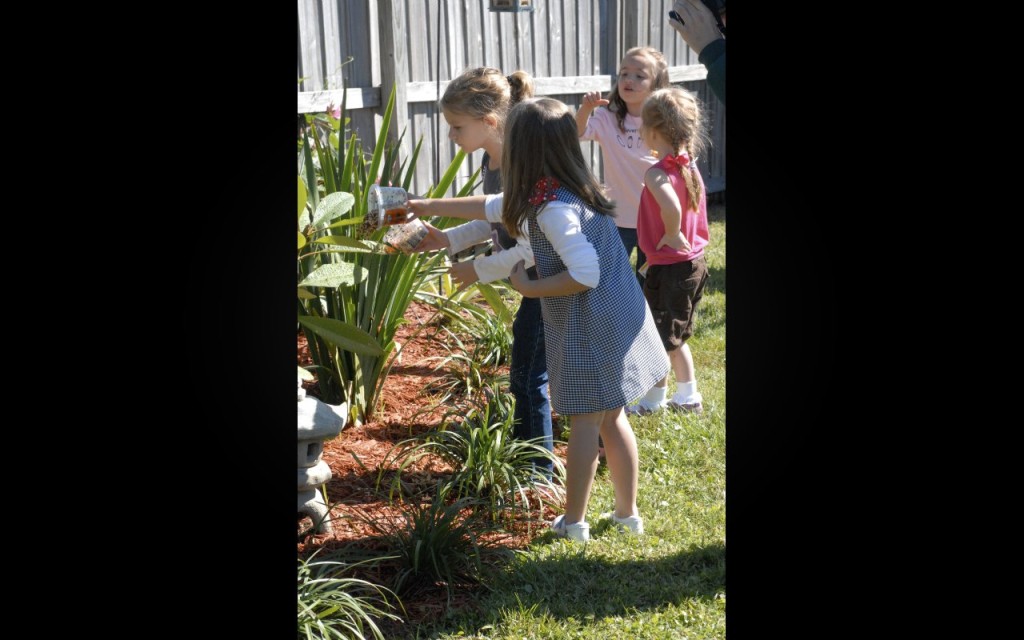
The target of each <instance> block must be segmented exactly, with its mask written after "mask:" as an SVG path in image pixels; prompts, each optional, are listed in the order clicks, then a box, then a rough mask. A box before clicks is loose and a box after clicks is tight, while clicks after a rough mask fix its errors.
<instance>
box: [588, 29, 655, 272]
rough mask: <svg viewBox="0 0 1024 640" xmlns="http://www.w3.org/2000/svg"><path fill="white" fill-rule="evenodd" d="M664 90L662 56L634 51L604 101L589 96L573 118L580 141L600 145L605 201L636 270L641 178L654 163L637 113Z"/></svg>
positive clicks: (624, 60)
mask: <svg viewBox="0 0 1024 640" xmlns="http://www.w3.org/2000/svg"><path fill="white" fill-rule="evenodd" d="M667 86H669V79H668V62H667V61H666V60H665V56H663V55H662V54H661V52H660V51H658V50H657V49H654V48H652V47H634V48H632V49H630V50H629V51H627V52H626V55H625V56H623V58H622V63H621V64H620V65H619V75H618V76H617V77H616V79H615V81H614V82H613V83H612V90H611V92H609V93H608V99H607V100H606V99H603V98H602V97H601V93H600V92H599V91H593V92H590V93H587V94H586V95H584V96H583V102H582V104H581V105H580V108H579V110H578V111H577V112H576V130H577V132H578V133H579V136H580V140H592V141H596V142H597V143H598V144H600V145H601V158H602V160H603V161H604V181H605V184H606V185H607V187H608V195H609V196H610V197H611V199H612V200H613V201H615V211H616V218H615V225H616V226H617V227H618V228H619V237H621V238H622V244H623V246H624V247H625V248H626V256H627V257H629V256H630V255H631V254H632V253H633V248H634V247H636V248H637V256H636V266H637V267H640V266H641V265H643V263H644V262H645V261H646V256H645V255H644V252H643V249H642V248H640V247H639V246H637V236H636V234H637V231H636V228H637V224H636V215H637V209H638V208H639V207H640V191H641V190H642V189H643V188H644V172H645V171H647V169H648V168H650V166H651V165H653V164H654V163H655V162H657V158H655V157H654V156H653V155H652V154H651V149H650V147H649V146H648V145H647V143H646V142H645V141H644V139H643V136H642V135H641V133H640V128H641V126H642V125H643V121H642V120H641V118H640V109H641V107H642V106H643V103H644V100H645V99H646V98H647V96H649V95H651V92H652V91H655V90H656V89H661V88H663V87H667ZM598 107H607V108H604V109H602V108H598ZM634 271H635V269H634ZM637 279H638V280H639V281H640V282H641V284H642V283H643V276H640V275H638V276H637Z"/></svg>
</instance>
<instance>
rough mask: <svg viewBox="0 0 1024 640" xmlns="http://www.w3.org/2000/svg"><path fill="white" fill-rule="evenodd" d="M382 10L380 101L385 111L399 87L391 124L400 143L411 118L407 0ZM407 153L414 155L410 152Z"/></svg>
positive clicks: (389, 1) (394, 0)
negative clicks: (407, 54)
mask: <svg viewBox="0 0 1024 640" xmlns="http://www.w3.org/2000/svg"><path fill="white" fill-rule="evenodd" d="M378 9H379V11H380V53H381V55H380V57H381V64H380V100H381V107H380V111H381V114H383V113H384V108H385V107H386V106H387V100H388V96H390V95H391V88H392V87H394V88H395V110H394V114H395V119H394V122H391V123H389V125H388V126H389V128H388V142H389V143H390V144H392V145H394V144H397V143H398V136H399V135H401V133H402V129H403V128H404V127H405V124H406V122H407V121H408V120H409V102H408V100H407V98H406V85H407V84H408V83H409V65H408V64H407V63H406V50H405V39H404V38H403V37H402V34H403V33H405V0H383V1H382V2H381V3H380V4H379V5H378ZM403 155H404V156H409V155H411V154H409V153H406V154H403ZM376 177H377V176H374V178H376Z"/></svg>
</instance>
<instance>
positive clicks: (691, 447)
mask: <svg viewBox="0 0 1024 640" xmlns="http://www.w3.org/2000/svg"><path fill="white" fill-rule="evenodd" d="M708 214H709V221H710V223H711V243H710V246H709V247H708V249H707V251H706V256H707V261H708V268H709V270H710V280H709V282H708V285H707V288H706V290H705V293H704V298H703V300H702V301H701V303H700V306H699V307H698V309H697V321H696V328H695V331H694V335H693V337H691V338H690V348H691V350H692V351H693V357H694V361H695V365H696V370H697V384H698V389H699V390H700V392H701V394H703V396H704V413H703V414H702V415H699V416H693V415H686V416H682V415H676V414H671V413H667V412H663V413H662V414H660V415H653V416H645V417H632V418H630V420H631V423H632V425H633V429H634V430H635V432H636V436H637V441H638V443H639V450H640V490H639V496H638V503H639V507H640V514H641V515H642V516H643V517H644V522H645V526H646V533H645V534H644V535H642V536H639V537H634V536H629V535H628V534H620V533H619V532H618V531H616V530H614V529H609V528H607V526H606V524H604V523H602V522H601V521H599V520H598V515H599V514H601V513H603V512H605V511H610V510H611V509H612V504H613V499H612V486H611V482H610V481H609V479H608V470H607V467H605V466H603V465H602V466H601V468H600V469H599V471H598V478H597V481H596V482H595V485H594V492H593V494H592V497H591V500H590V506H589V509H588V512H587V520H588V521H589V522H590V524H591V540H590V542H589V543H588V544H586V545H583V544H581V543H577V542H571V541H567V540H560V539H554V538H553V537H552V536H551V534H550V533H549V532H545V533H544V534H543V535H541V536H540V537H539V538H537V539H536V540H535V541H534V543H533V544H532V545H531V546H530V548H529V549H528V550H526V551H524V552H521V553H519V554H517V557H516V560H515V561H514V562H512V563H511V564H509V565H508V566H506V567H504V570H503V573H502V575H500V576H498V577H497V578H496V579H493V580H490V581H489V582H488V585H487V586H488V588H489V591H486V590H484V589H481V591H483V593H482V594H481V597H480V601H479V612H477V613H467V612H465V611H463V612H459V613H456V614H451V615H449V617H448V618H445V619H442V620H439V621H438V622H437V623H436V624H435V625H433V626H432V627H430V626H422V627H420V629H419V630H417V632H416V637H422V638H428V637H429V638H509V639H511V638H517V639H518V638H602V639H603V638H613V639H619V638H621V639H625V638H629V639H634V638H652V639H653V638H688V639H691V640H697V639H701V638H724V637H725V496H724V491H725V206H724V205H712V206H709V210H708ZM673 384H674V382H670V387H669V388H670V392H671V389H672V385H673Z"/></svg>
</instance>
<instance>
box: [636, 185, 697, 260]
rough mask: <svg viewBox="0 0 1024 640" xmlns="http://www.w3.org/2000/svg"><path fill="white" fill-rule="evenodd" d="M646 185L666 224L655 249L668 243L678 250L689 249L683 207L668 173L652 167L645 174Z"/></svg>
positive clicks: (662, 220)
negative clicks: (683, 227) (685, 233)
mask: <svg viewBox="0 0 1024 640" xmlns="http://www.w3.org/2000/svg"><path fill="white" fill-rule="evenodd" d="M644 186H646V187H647V190H648V191H650V192H651V195H653V196H654V200H655V202H657V203H658V207H660V209H661V222H662V224H664V225H665V233H664V234H662V236H661V240H658V244H657V246H655V247H654V248H655V250H657V249H660V248H662V247H664V246H665V245H668V246H670V247H672V248H673V249H676V250H678V251H689V250H690V243H689V241H688V240H687V239H686V236H684V235H683V230H682V226H683V208H682V204H681V203H680V202H679V196H678V195H677V194H676V190H675V189H674V188H672V183H671V182H670V181H669V179H668V174H666V173H665V172H664V171H663V170H661V169H659V168H658V167H651V168H650V169H648V170H647V172H646V173H645V174H644Z"/></svg>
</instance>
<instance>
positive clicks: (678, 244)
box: [654, 231, 690, 251]
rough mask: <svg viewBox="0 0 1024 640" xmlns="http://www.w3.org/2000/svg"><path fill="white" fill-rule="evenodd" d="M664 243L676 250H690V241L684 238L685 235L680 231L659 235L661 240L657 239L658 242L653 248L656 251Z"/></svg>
mask: <svg viewBox="0 0 1024 640" xmlns="http://www.w3.org/2000/svg"><path fill="white" fill-rule="evenodd" d="M665 245H668V246H670V247H672V248H673V249H675V250H676V251H689V250H690V242H689V241H688V240H687V239H686V236H684V235H683V232H682V231H676V232H675V233H666V234H665V235H663V236H661V240H659V241H658V244H657V246H655V247H654V250H655V251H657V250H658V249H660V248H662V247H664V246H665Z"/></svg>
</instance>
